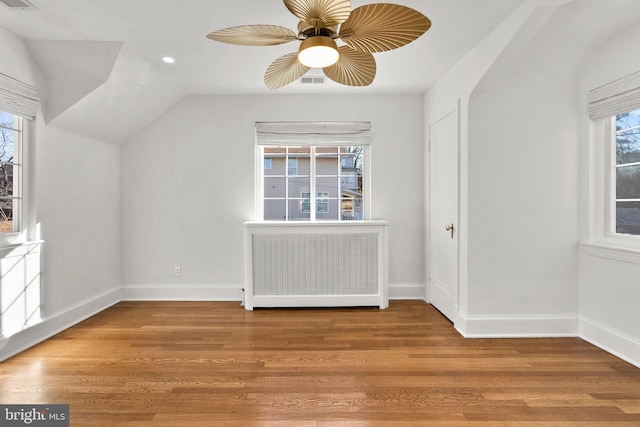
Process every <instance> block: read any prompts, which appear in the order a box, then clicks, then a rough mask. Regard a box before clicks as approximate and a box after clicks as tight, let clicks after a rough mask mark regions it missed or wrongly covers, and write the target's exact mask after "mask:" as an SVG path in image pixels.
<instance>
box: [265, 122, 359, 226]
mask: <svg viewBox="0 0 640 427" xmlns="http://www.w3.org/2000/svg"><path fill="white" fill-rule="evenodd" d="M256 131H257V152H256V157H257V159H256V165H258V166H259V168H258V170H257V171H256V175H257V180H256V184H257V185H256V204H257V216H258V219H260V220H265V221H354V220H355V221H357V220H364V219H369V215H370V213H369V208H368V195H369V191H368V188H369V181H370V180H369V176H370V175H369V174H370V171H369V169H370V167H369V165H370V162H369V157H370V156H369V143H370V125H369V123H365V122H344V123H343V122H340V123H256Z"/></svg>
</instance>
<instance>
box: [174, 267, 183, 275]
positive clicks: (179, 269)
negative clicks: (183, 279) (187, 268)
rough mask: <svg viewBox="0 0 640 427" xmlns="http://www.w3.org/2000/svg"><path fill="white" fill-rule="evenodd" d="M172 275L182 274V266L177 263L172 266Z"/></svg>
mask: <svg viewBox="0 0 640 427" xmlns="http://www.w3.org/2000/svg"><path fill="white" fill-rule="evenodd" d="M173 275H174V276H176V277H180V276H182V268H181V267H180V266H179V265H176V266H175V267H173Z"/></svg>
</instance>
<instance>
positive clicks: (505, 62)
mask: <svg viewBox="0 0 640 427" xmlns="http://www.w3.org/2000/svg"><path fill="white" fill-rule="evenodd" d="M554 10H555V9H554V8H553V7H540V6H538V5H537V3H536V2H533V1H528V2H525V3H524V4H523V5H522V6H521V7H520V8H518V9H517V10H516V11H515V12H514V13H513V14H512V15H511V16H510V17H509V18H507V19H506V20H505V21H504V22H503V23H502V24H500V26H499V27H497V28H496V29H495V30H494V31H493V32H492V33H491V34H489V36H487V37H486V38H485V39H484V40H482V41H481V42H480V43H479V44H478V46H477V47H476V48H475V49H474V50H473V51H472V52H470V53H469V54H468V55H467V56H465V57H464V58H463V59H462V60H461V61H460V62H459V63H458V64H456V66H455V67H454V68H453V69H451V70H450V71H449V72H448V73H447V74H446V75H445V76H444V77H443V78H442V79H441V80H440V81H438V82H437V83H436V84H435V85H434V86H432V87H431V88H429V90H428V91H427V93H426V95H425V124H426V126H429V124H430V123H432V122H433V121H436V120H438V119H439V118H440V116H441V115H442V113H443V112H446V111H448V110H449V109H450V108H451V107H452V106H454V105H456V104H459V114H460V126H459V129H458V135H455V136H453V139H454V140H458V141H459V144H460V150H459V151H460V159H459V167H460V197H459V205H460V206H459V214H460V215H459V225H458V231H459V232H458V239H459V264H458V265H459V291H458V295H459V301H457V303H458V305H459V309H460V313H458V316H457V318H458V319H459V321H458V322H456V328H457V329H458V330H459V331H460V332H461V333H463V334H465V335H469V334H472V330H474V331H475V332H473V333H476V334H478V333H479V334H489V335H492V334H503V335H504V334H512V333H517V328H518V327H519V326H517V325H516V326H515V328H516V329H515V330H514V329H513V325H514V322H513V320H514V319H513V318H507V317H503V318H501V320H500V322H499V323H500V324H499V325H497V328H496V325H491V326H490V330H484V331H480V330H478V329H474V325H473V322H472V319H471V318H470V316H472V315H481V316H482V314H481V313H488V311H487V309H488V307H478V306H476V305H475V304H476V303H478V299H477V297H478V296H479V295H484V296H485V297H486V296H487V294H489V296H488V298H489V300H488V301H483V302H482V303H483V304H484V303H487V304H491V303H492V301H494V300H496V298H498V299H499V298H503V301H500V302H499V306H498V307H492V308H493V309H495V311H491V312H490V314H491V315H494V316H495V317H500V316H505V315H512V314H516V313H517V314H524V313H527V314H533V313H532V312H531V311H530V310H529V309H528V308H526V306H524V307H520V304H522V303H523V301H524V299H523V298H522V297H521V296H520V295H519V294H516V293H506V294H500V293H499V294H497V295H494V293H493V289H491V287H493V286H496V285H497V286H499V287H502V286H503V284H496V283H495V282H494V281H490V283H486V281H484V280H482V281H480V283H478V281H477V279H476V278H475V277H471V276H470V274H471V272H470V271H469V267H470V265H471V260H470V256H471V254H472V253H471V250H473V255H474V256H475V255H476V254H477V250H479V249H480V248H478V247H473V248H471V247H470V244H471V243H472V239H473V238H474V237H475V236H478V232H479V228H478V224H479V223H478V221H477V220H476V219H473V220H474V221H475V222H474V224H471V221H472V215H473V214H474V213H472V212H471V210H470V209H471V206H470V203H471V202H472V199H473V201H474V203H475V200H477V198H474V197H476V196H475V195H473V194H471V189H470V185H471V184H472V181H473V180H475V179H478V178H481V177H478V176H475V174H474V176H471V174H470V173H471V171H472V170H474V171H475V170H477V169H473V168H474V167H476V166H475V164H477V165H479V167H483V166H482V165H483V163H482V162H486V161H487V159H485V158H484V157H483V158H478V159H476V158H475V157H472V155H473V156H477V155H478V154H477V152H474V153H471V152H470V148H471V144H472V142H471V141H472V139H474V138H475V139H474V141H477V138H476V136H475V135H473V134H472V130H471V129H470V125H471V123H472V120H473V118H472V117H471V114H472V113H473V114H475V113H477V112H479V109H478V108H477V107H474V110H473V112H472V111H471V107H472V106H471V105H470V100H471V96H472V93H473V91H474V90H476V88H480V89H481V91H482V92H486V91H487V90H488V88H492V87H493V86H494V85H500V84H501V81H502V79H503V75H502V74H503V70H504V69H508V67H509V66H510V65H511V64H512V63H513V61H514V59H515V58H518V56H519V55H520V52H521V51H522V49H523V48H524V47H525V46H526V45H527V44H528V43H529V41H530V40H531V39H532V38H533V37H534V36H535V34H536V33H537V31H538V30H539V29H540V27H541V26H542V25H544V24H545V22H546V21H547V19H548V18H549V17H550V16H551V15H552V13H553V12H554ZM492 107H493V106H492V105H491V106H489V111H485V112H483V113H484V114H487V115H491V114H493V113H492V111H491V108H492ZM476 123H477V122H476ZM492 123H495V120H492ZM476 131H477V130H473V132H476ZM474 144H475V142H474ZM472 163H474V166H472ZM425 164H426V165H428V164H429V159H427V160H426V162H425ZM499 166H500V164H499V163H497V164H496V162H495V159H493V158H490V159H489V163H487V164H484V167H486V169H485V170H489V169H491V168H494V167H497V170H498V171H499V169H500V168H499ZM483 195H485V196H486V195H487V194H483ZM478 197H481V196H480V195H478ZM474 209H475V204H474ZM472 225H473V226H474V227H475V229H471V228H470V227H471V226H472ZM493 225H494V224H491V226H493ZM483 227H484V226H483V225H482V220H480V228H483ZM486 230H487V233H488V232H489V228H488V227H487V228H486ZM508 231H509V232H510V233H511V232H513V230H508ZM476 241H477V240H476ZM494 246H495V245H494ZM494 246H492V247H489V248H486V249H487V250H489V251H491V250H492V249H493V248H494ZM503 253H504V251H503V250H500V251H499V252H498V253H495V254H494V253H493V252H488V253H487V254H486V256H488V257H491V255H495V258H493V260H492V262H500V259H499V257H498V255H502V254H503ZM494 260H495V261H494ZM474 262H475V261H474ZM476 273H477V271H476V272H474V274H476ZM501 274H502V273H501ZM507 280H508V279H507ZM486 286H489V287H488V288H486ZM472 294H473V298H474V299H473V300H472ZM563 300H564V301H566V298H564V299H563ZM525 304H526V302H525ZM569 311H571V309H569ZM534 312H535V310H534ZM478 320H480V321H481V322H485V320H486V319H484V318H483V319H478ZM533 327H534V328H535V327H536V325H534V326H533ZM500 328H505V329H500Z"/></svg>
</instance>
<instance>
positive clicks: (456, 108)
mask: <svg viewBox="0 0 640 427" xmlns="http://www.w3.org/2000/svg"><path fill="white" fill-rule="evenodd" d="M451 114H455V119H456V123H457V132H456V137H455V139H456V143H457V145H458V147H457V153H458V159H457V173H458V186H457V195H456V200H457V206H456V210H457V212H456V215H457V224H456V234H457V237H456V241H457V247H456V259H455V268H456V282H455V283H454V288H455V295H454V301H453V306H454V313H453V318H452V319H450V320H451V321H452V322H453V324H454V326H457V325H458V323H459V320H460V279H461V278H460V274H461V271H460V270H461V269H460V256H461V246H462V239H461V238H460V236H461V234H460V230H461V228H462V229H463V231H464V228H463V227H461V226H460V224H461V223H462V218H461V213H462V212H461V183H462V177H463V174H462V173H461V155H462V151H461V150H462V147H461V139H462V138H461V112H460V100H457V102H456V103H455V104H452V105H450V106H449V107H448V108H445V109H442V110H440V111H439V112H438V114H436V115H433V116H432V117H433V118H432V119H431V120H429V122H428V123H427V125H426V132H427V141H426V143H427V147H426V148H427V149H426V152H427V160H426V162H425V163H426V166H427V168H428V169H427V170H428V172H427V173H426V174H425V175H426V179H427V185H426V188H427V189H428V191H429V194H428V197H426V204H427V206H426V212H427V224H426V227H427V239H426V244H427V248H426V249H427V251H426V252H427V266H426V270H427V271H426V277H427V289H426V300H427V302H428V303H430V304H431V289H432V282H431V280H432V278H431V272H432V262H433V257H432V255H431V253H432V251H431V249H432V247H431V244H432V237H431V234H432V233H431V228H432V225H433V224H432V214H431V208H432V203H431V201H432V196H431V195H432V179H431V178H432V177H431V170H432V168H431V165H432V162H433V158H432V156H431V128H432V126H433V125H435V124H436V123H438V122H440V121H441V120H443V119H445V118H446V117H448V116H450V115H451Z"/></svg>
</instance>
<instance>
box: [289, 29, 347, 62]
mask: <svg viewBox="0 0 640 427" xmlns="http://www.w3.org/2000/svg"><path fill="white" fill-rule="evenodd" d="M338 59H340V53H339V52H338V46H337V45H336V42H335V41H334V40H333V39H332V38H331V37H325V36H314V37H309V38H308V39H305V40H303V41H302V43H300V50H299V51H298V61H300V63H301V64H302V65H304V66H307V67H309V68H325V67H328V66H330V65H333V64H335V63H336V62H338Z"/></svg>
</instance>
